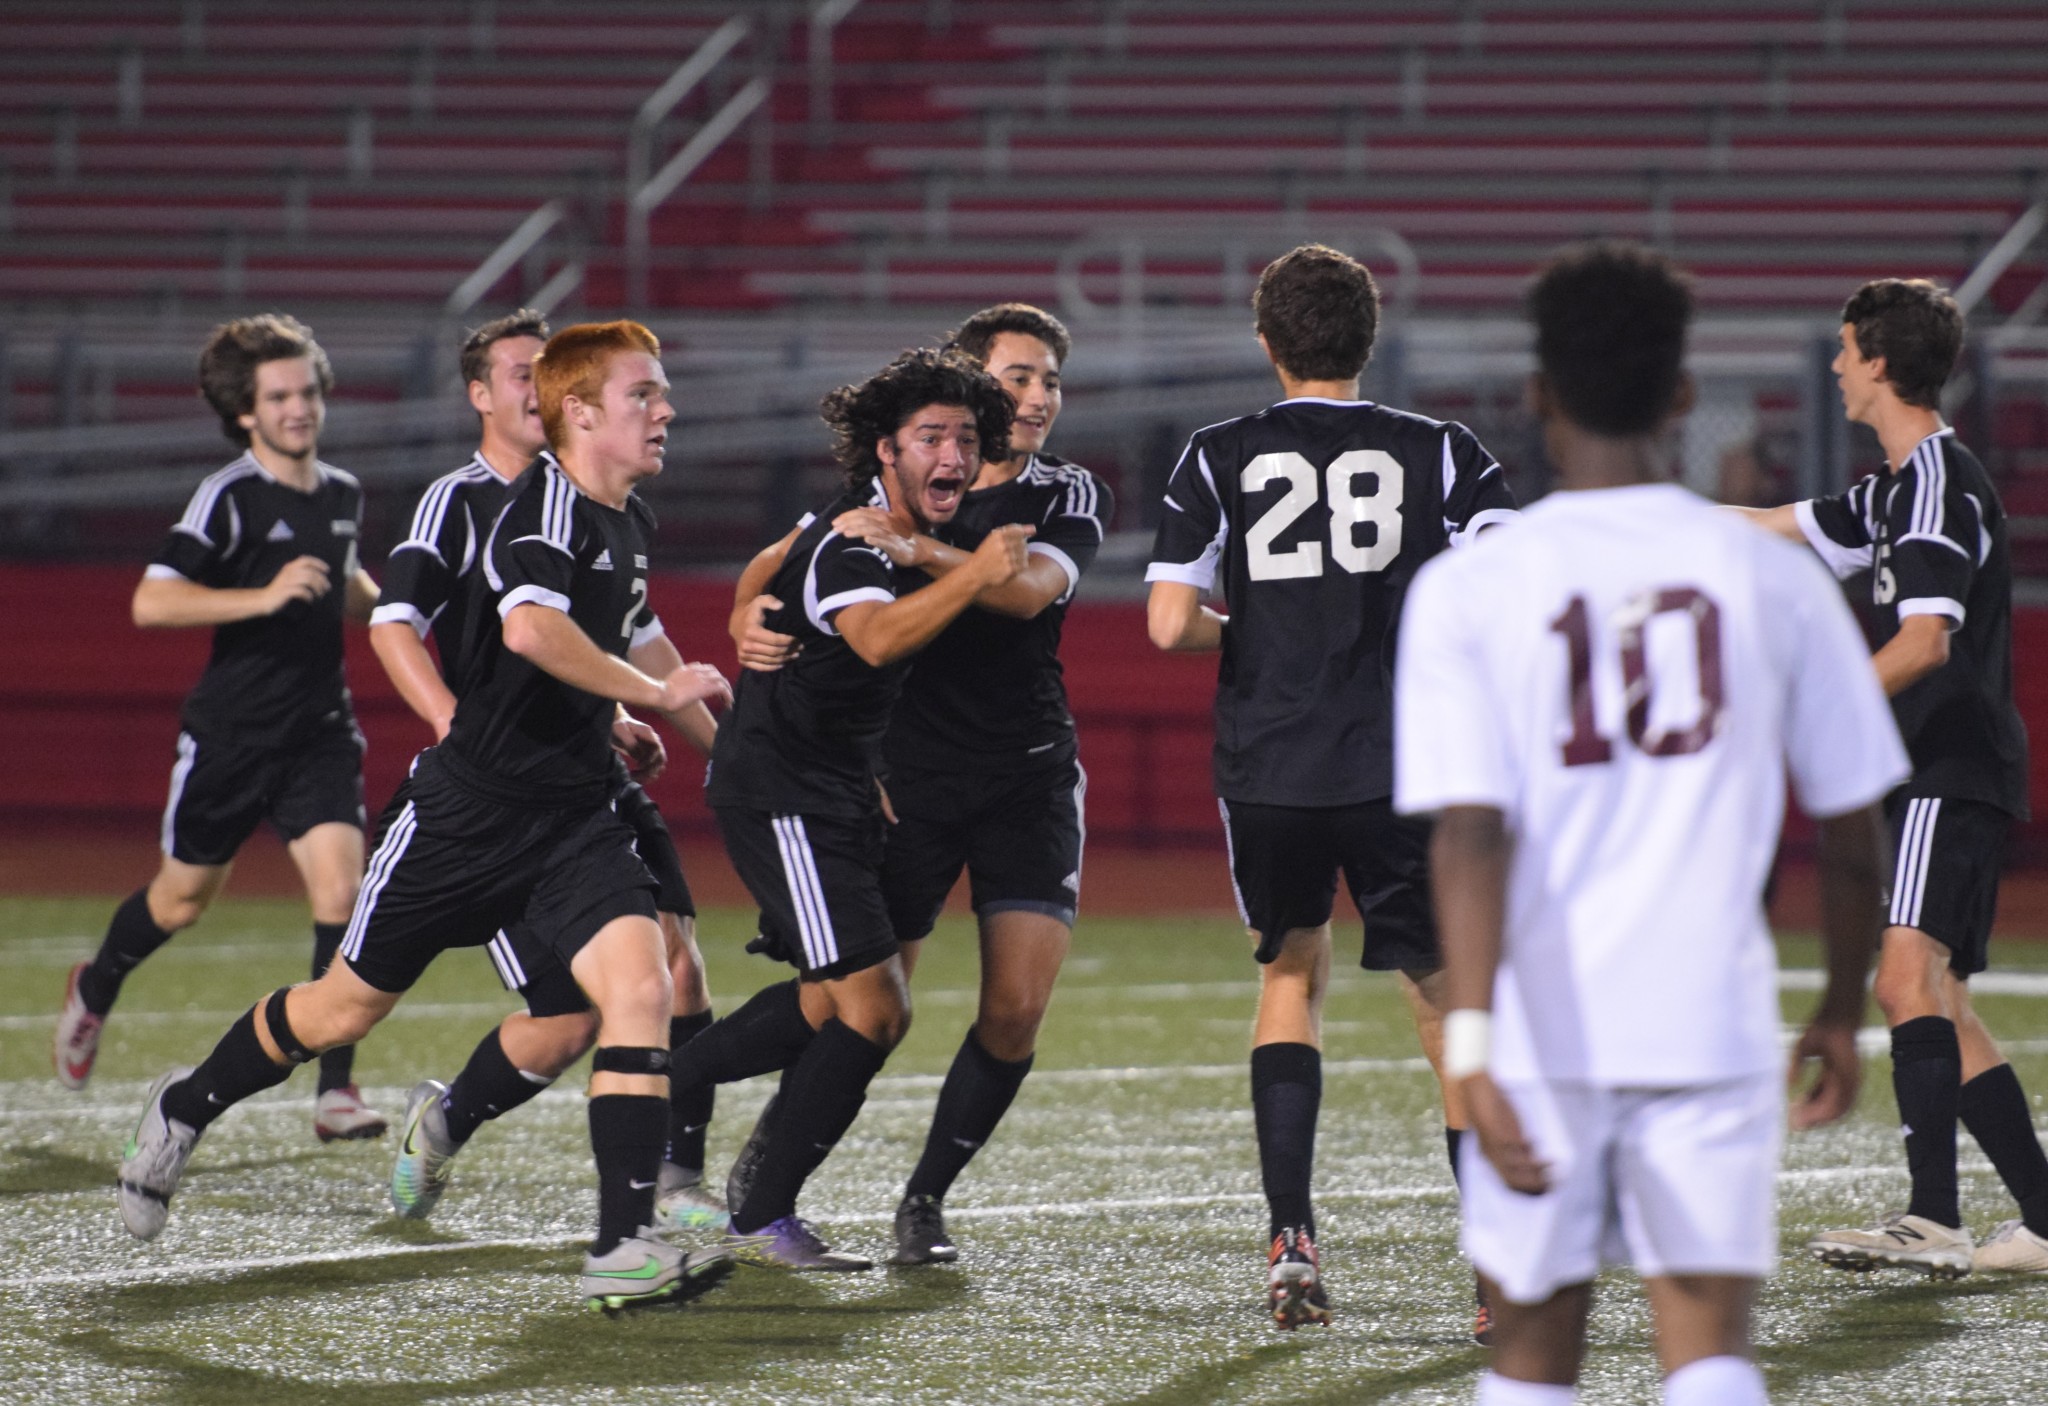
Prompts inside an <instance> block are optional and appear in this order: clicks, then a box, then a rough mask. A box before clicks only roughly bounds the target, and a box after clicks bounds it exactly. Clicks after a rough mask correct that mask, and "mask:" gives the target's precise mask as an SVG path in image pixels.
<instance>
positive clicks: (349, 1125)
mask: <svg viewBox="0 0 2048 1406" xmlns="http://www.w3.org/2000/svg"><path fill="white" fill-rule="evenodd" d="M390 1126H391V1125H390V1124H389V1123H387V1122H385V1121H384V1115H383V1114H381V1113H379V1112H378V1111H377V1110H376V1109H374V1108H372V1107H370V1105H369V1104H367V1103H364V1102H363V1095H362V1093H361V1092H360V1091H359V1090H358V1089H357V1088H356V1086H355V1085H354V1084H343V1085H342V1086H341V1087H340V1088H338V1089H329V1090H328V1091H327V1092H326V1093H324V1094H322V1095H320V1097H319V1098H318V1099H317V1100H315V1101H314V1104H313V1135H314V1136H315V1137H317V1138H319V1139H320V1141H322V1142H336V1141H343V1140H346V1141H353V1140H354V1139H356V1138H369V1137H383V1136H384V1130H385V1129H386V1128H388V1127H390Z"/></svg>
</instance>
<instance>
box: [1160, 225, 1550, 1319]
mask: <svg viewBox="0 0 2048 1406" xmlns="http://www.w3.org/2000/svg"><path fill="white" fill-rule="evenodd" d="M1253 307H1254V309H1255V311H1256V314H1257V327H1258V335H1259V341H1260V344H1261V345H1262V346H1263V347H1264V348H1265V351H1266V354H1267V356H1268V357H1269V358H1270V359H1271V360H1272V362H1273V367H1274V370H1275V371H1276V372H1277V373H1278V376H1279V379H1280V385H1281V389H1282V390H1283V391H1284V392H1285V397H1286V398H1285V399H1283V400H1282V401H1281V402H1280V403H1279V404H1277V405H1274V406H1272V407H1271V408H1269V409H1267V410H1262V411H1260V412H1259V413H1258V414H1256V415H1247V416H1245V417H1243V418H1241V419H1237V420H1228V421H1225V422H1223V423H1222V424H1218V425H1211V426H1209V427H1208V428H1207V429H1204V430H1199V431H1197V432H1196V434H1195V436H1194V438H1193V439H1192V440H1190V441H1189V443H1188V446H1187V449H1186V451H1185V452H1184V453H1183V454H1182V456H1181V460H1180V463H1179V465H1178V466H1177V467H1176V468H1175V469H1174V471H1173V475H1172V478H1171V479H1170V480H1169V481H1168V484H1167V493H1166V512H1165V515H1164V517H1163V518H1162V519H1161V521H1160V525H1159V535H1158V543H1157V546H1156V547H1155V549H1154V551H1153V558H1152V564H1151V566H1150V567H1149V568H1148V569H1147V571H1146V579H1147V580H1148V581H1150V582H1151V583H1152V591H1151V600H1150V604H1149V614H1150V622H1149V623H1150V629H1151V635H1152V641H1153V643H1154V644H1156V645H1158V646H1159V647H1160V648H1162V649H1169V650H1189V649H1221V651H1222V656H1223V657H1222V664H1221V668H1220V671H1219V673H1218V680H1217V691H1216V749H1215V770H1216V793H1217V796H1218V797H1219V798H1220V802H1221V807H1222V812H1223V824H1224V833H1225V837H1226V839H1227V840H1228V842H1229V846H1230V865H1231V878H1232V881H1233V884H1234V885H1235V888H1236V890H1237V896H1238V903H1239V907H1240V910H1241V912H1242V914H1243V916H1244V920H1245V925H1246V927H1247V928H1249V929H1250V931H1251V935H1252V938H1253V941H1254V943H1255V956H1256V957H1257V959H1258V961H1259V963H1260V964H1261V967H1260V992H1259V1011H1258V1020H1257V1023H1256V1025H1255V1027H1254V1029H1253V1034H1252V1055H1251V1081H1252V1107H1253V1111H1254V1114H1255V1116H1256V1122H1257V1129H1258V1143H1259V1162H1260V1166H1261V1169H1262V1172H1263V1176H1264V1183H1265V1191H1266V1199H1267V1201H1268V1203H1269V1206H1270V1210H1271V1226H1270V1232H1269V1233H1270V1235H1271V1251H1270V1255H1269V1270H1268V1297H1269V1305H1270V1308H1271V1310H1272V1314H1273V1317H1274V1320H1275V1322H1276V1323H1278V1324H1279V1326H1281V1327H1282V1328H1293V1327H1295V1326H1297V1325H1299V1324H1301V1323H1304V1322H1318V1323H1324V1322H1328V1321H1329V1305H1328V1298H1327V1294H1326V1293H1325V1291H1324V1288H1323V1286H1322V1283H1321V1279H1320V1274H1321V1271H1320V1266H1319V1262H1318V1258H1317V1253H1316V1248H1315V1218H1314V1212H1313V1210H1312V1208H1311V1205H1310V1196H1309V1180H1310V1168H1311V1164H1312V1161H1313V1158H1314V1151H1315V1127H1316V1116H1317V1111H1318V1108H1319V1106H1320V1103H1321V1098H1322V1007H1323V997H1324V992H1325V989H1326V987H1327V985H1328V982H1329V970H1330V914H1331V908H1332V904H1333V902H1334V899H1335V897H1336V877H1337V874H1338V871H1339V870H1342V872H1343V875H1344V879H1345V883H1346V885H1347V887H1348V888H1349V889H1350V891H1351V897H1352V901H1353V902H1354V903H1355V904H1357V906H1358V911H1359V913H1360V915H1361V916H1362V917H1363V918H1364V920H1365V952H1364V958H1363V964H1364V965H1365V966H1366V967H1367V968H1369V969H1373V970H1381V971H1388V970H1391V971H1397V972H1399V973H1400V974H1401V985H1402V988H1403V990H1404V992H1405V993H1406V995H1407V997H1408V1001H1409V1006H1410V1009H1411V1010H1412V1011H1413V1013H1414V1016H1415V1021H1416V1027H1417V1029H1418V1031H1419V1032H1420V1034H1421V1037H1422V1045H1423V1049H1424V1052H1425V1053H1426V1054H1427V1055H1428V1056H1429V1059H1430V1062H1431V1064H1432V1065H1433V1066H1436V1065H1438V1064H1439V1059H1440V1055H1441V1042H1442V1012H1443V1009H1444V1007H1443V993H1442V989H1441V987H1442V980H1441V974H1440V972H1439V970H1438V968H1439V965H1440V964H1439V961H1438V957H1437V947H1436V931H1435V924H1434V919H1433V916H1432V910H1431V908H1430V901H1429V881H1428V872H1427V859H1428V846H1429V830H1428V826H1427V824H1426V823H1425V822H1423V821H1420V820H1417V819H1412V818H1408V817H1403V816H1397V815H1395V814H1394V813H1393V809H1392V804H1391V799H1390V798H1391V796H1392V791H1393V723H1394V712H1393V693H1392V681H1393V665H1394V647H1395V635H1396V630H1397V627H1398V625H1399V621H1400V610H1401V598H1402V595H1403V593H1404V592H1405V590H1406V589H1407V586H1408V582H1409V581H1410V580H1411V579H1413V577H1414V574H1415V572H1416V570H1417V569H1418V568H1419V567H1420V566H1421V565H1422V563H1423V562H1424V561H1426V560H1428V559H1429V558H1430V557H1431V556H1434V555H1435V554H1436V553H1437V552H1440V551H1443V550H1444V549H1445V548H1447V547H1450V546H1454V545H1456V544H1457V543H1459V542H1461V541H1464V540H1466V539H1468V538H1470V537H1471V536H1472V535H1473V534H1475V533H1477V532H1479V531H1480V530H1481V529H1483V528H1485V527H1486V526H1488V525H1490V524H1492V523H1496V522H1499V521H1502V520H1503V519H1505V518H1507V517H1509V516H1510V515H1512V513H1513V512H1514V506H1515V503H1514V497H1513V495H1512V494H1511V493H1510V492H1509V491H1508V487H1507V484H1506V483H1505V482H1504V481H1503V475H1502V472H1501V468H1500V465H1499V464H1497V463H1496V462H1495V461H1494V459H1493V456H1492V455H1490V454H1488V453H1487V452H1486V450H1485V449H1484V448H1483V447H1482V446H1481V445H1480V443H1479V441H1478V440H1477V439H1475V438H1473V436H1472V434H1471V432H1470V431H1468V430H1466V429H1465V427H1464V426H1462V425H1456V424H1444V423H1440V422H1438V421H1435V420H1429V419H1425V418H1423V417H1422V416H1420V415H1412V414H1409V413H1407V412H1405V411H1400V410H1392V409H1388V408H1387V407H1385V406H1381V405H1375V404H1372V403H1371V402H1368V401H1361V400H1360V399H1359V398H1358V380H1359V376H1360V374H1361V373H1362V372H1363V371H1364V369H1365V363H1366V360H1367V358H1368V357H1370V356H1371V354H1372V343H1373V336H1374V333H1375V332H1376V330H1377V328H1378V324H1379V296H1378V292H1377V290H1376V288H1375V287H1374V285H1373V281H1372V275H1371V274H1370V273H1368V272H1367V271H1366V269H1365V267H1364V266H1363V265H1361V264H1359V263H1358V262H1357V261H1355V260H1353V259H1351V258H1349V257H1348V256H1346V255H1344V254H1342V253H1340V252H1338V251H1337V250H1334V249H1330V248H1326V247H1324V246H1322V245H1313V244H1312V245H1305V246H1303V247H1301V248H1299V249H1296V250H1294V251H1293V252H1291V253H1289V254H1286V255H1284V256H1283V257H1281V258H1279V259H1277V260H1275V261H1274V262H1273V263H1271V264H1269V265H1268V266H1267V267H1266V270H1265V272H1264V273H1263V274H1262V275H1261V276H1260V278H1259V286H1258V290H1257V293H1256V294H1255V295H1254V297H1253ZM1219 571H1220V573H1221V578H1222V579H1221V585H1222V591H1223V596H1224V599H1225V601H1226V602H1227V603H1228V605H1229V608H1230V615H1229V618H1228V620H1226V619H1225V618H1224V617H1222V616H1220V615H1218V614H1216V613H1215V612H1214V611H1212V610H1210V609H1209V608H1208V607H1206V606H1204V605H1203V604H1202V600H1203V597H1204V596H1205V595H1207V594H1208V593H1209V591H1210V590H1211V589H1212V587H1213V586H1215V585H1216V584H1217V578H1218V573H1219ZM1439 1082H1440V1083H1441V1082H1442V1081H1441V1074H1439ZM1443 1097H1444V1121H1445V1128H1446V1140H1447V1142H1448V1143H1449V1145H1450V1152H1451V1164H1452V1168H1453V1170H1454V1171H1455V1169H1456V1167H1457V1142H1458V1138H1459V1136H1460V1130H1462V1128H1463V1127H1464V1126H1465V1123H1464V1116H1463V1109H1462V1107H1461V1105H1460V1104H1459V1102H1458V1099H1457V1094H1456V1090H1455V1088H1454V1087H1452V1086H1450V1085H1444V1086H1443ZM1481 1317H1482V1321H1481V1332H1482V1333H1483V1332H1484V1331H1485V1322H1484V1310H1483V1307H1482V1316H1481Z"/></svg>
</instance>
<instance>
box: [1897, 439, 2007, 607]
mask: <svg viewBox="0 0 2048 1406" xmlns="http://www.w3.org/2000/svg"><path fill="white" fill-rule="evenodd" d="M1914 464H1915V467H1914V471H1913V477H1912V480H1911V481H1910V482H1909V483H1904V484H1901V485H1899V489H1898V491H1897V492H1895V493H1892V494H1891V495H1890V501H1889V502H1887V503H1886V505H1885V527H1886V536H1887V537H1888V538H1889V539H1890V544H1891V556H1890V560H1889V562H1888V563H1885V565H1887V566H1888V568H1889V570H1890V571H1891V573H1892V582H1891V586H1892V590H1893V596H1892V599H1893V601H1894V603H1895V605H1896V608H1897V610H1898V612H1899V619H1900V620H1901V621H1903V620H1905V619H1906V617H1907V616H1909V615H1945V616H1947V617H1948V620H1949V628H1950V629H1957V628H1960V627H1961V625H1962V623H1963V602H1964V601H1966V600H1968V599H1969V597H1970V584H1971V582H1973V581H1974V580H1976V577H1977V562H1978V545H1979V541H1980V538H1981V536H1982V532H1981V528H1982V519H1983V509H1982V508H1981V507H1980V506H1979V504H1978V503H1977V501H1976V499H1975V498H1973V497H1972V496H1971V495H1970V494H1968V493H1966V492H1964V491H1963V489H1962V487H1961V486H1960V485H1959V484H1957V483H1956V482H1955V480H1954V479H1953V478H1951V477H1950V475H1949V472H1948V468H1947V466H1946V465H1945V464H1944V463H1943V461H1942V458H1941V455H1940V453H1939V452H1934V453H1923V454H1918V455H1916V456H1914ZM1883 584H1884V583H1882V582H1881V583H1880V589H1882V587H1883Z"/></svg>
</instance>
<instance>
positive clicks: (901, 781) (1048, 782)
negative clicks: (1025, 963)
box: [882, 757, 1088, 942]
mask: <svg viewBox="0 0 2048 1406" xmlns="http://www.w3.org/2000/svg"><path fill="white" fill-rule="evenodd" d="M1087 791H1088V774H1087V773H1086V772H1084V771H1082V770H1081V764H1080V762H1078V761H1077V760H1075V759H1074V758H1072V757H1069V758H1068V759H1067V760H1066V761H1065V762H1064V763H1062V764H1060V765H1058V766H1052V767H1046V768H1044V769H1042V770H1039V771H1027V772H1019V773H1016V774H1015V775H1010V776H1004V775H985V774H976V773H972V772H960V771H925V770H923V769H919V768H903V767H898V768H896V769H895V770H894V771H892V772H891V773H890V775H889V802H890V804H891V805H892V806H893V807H894V808H895V811H896V824H895V825H893V826H891V827H890V829H889V839H888V844H887V846H886V848H885V849H884V851H883V855H882V892H883V894H884V895H885V896H886V898H887V899H888V903H889V920H890V922H891V924H893V925H894V927H895V931H896V936H897V938H898V939H899V940H900V941H903V942H915V941H917V940H918V939H920V938H922V937H924V936H925V935H926V934H928V933H930V932H931V930H932V925H933V924H934V923H936V922H937V921H938V917H939V910H940V909H942V908H943V907H945V904H946V895H947V894H949V893H951V892H952V890H953V884H954V881H955V880H957V879H958V878H959V877H960V870H961V869H962V868H963V867H964V868H965V869H966V870H967V876H968V882H969V884H970V885H971V888H972V893H973V899H974V912H975V915H976V916H977V917H981V918H987V917H988V916H989V915H990V914H992V913H1011V912H1017V913H1043V914H1045V915H1046V916H1048V917H1051V918H1057V919H1058V920H1059V921H1060V922H1062V923H1065V924H1066V925H1067V926H1068V927H1072V926H1073V925H1074V910H1075V908H1076V906H1077V905H1078V904H1079V903H1080V901H1081V841H1082V839H1083V837H1084V836H1085V835H1086V834H1087V831H1088V827H1087V821H1086V819H1085V813H1084V810H1083V802H1084V800H1085V798H1086V795H1087Z"/></svg>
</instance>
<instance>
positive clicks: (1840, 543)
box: [1794, 474, 1879, 579]
mask: <svg viewBox="0 0 2048 1406" xmlns="http://www.w3.org/2000/svg"><path fill="white" fill-rule="evenodd" d="M1878 477H1879V476H1878V475H1875V474H1873V475H1871V476H1870V477H1869V478H1866V479H1864V480H1863V481H1862V482H1861V483H1859V484H1857V485H1856V486H1855V487H1854V488H1851V489H1850V490H1849V491H1848V492H1847V493H1838V494H1836V495H1835V496H1834V497H1832V498H1813V499H1809V500H1807V501H1806V502H1804V503H1800V504H1798V505H1797V506H1796V507H1795V508H1794V513H1795V515H1796V516H1797V517H1798V519H1799V530H1800V531H1801V532H1802V533H1804V534H1805V536H1806V540H1807V543H1808V544H1809V545H1810V546H1811V547H1812V548H1813V549H1814V550H1815V551H1816V552H1819V553H1820V558H1821V560H1822V561H1824V562H1826V563H1827V564H1828V568H1829V569H1830V570H1831V571H1833V572H1834V573H1835V575H1836V576H1837V577H1840V578H1844V579H1846V578H1848V577H1850V576H1854V575H1855V574H1856V573H1857V572H1859V571H1868V570H1869V569H1870V567H1871V565H1872V563H1873V561H1874V560H1875V557H1876V549H1877V507H1876V504H1877V485H1878Z"/></svg>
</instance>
